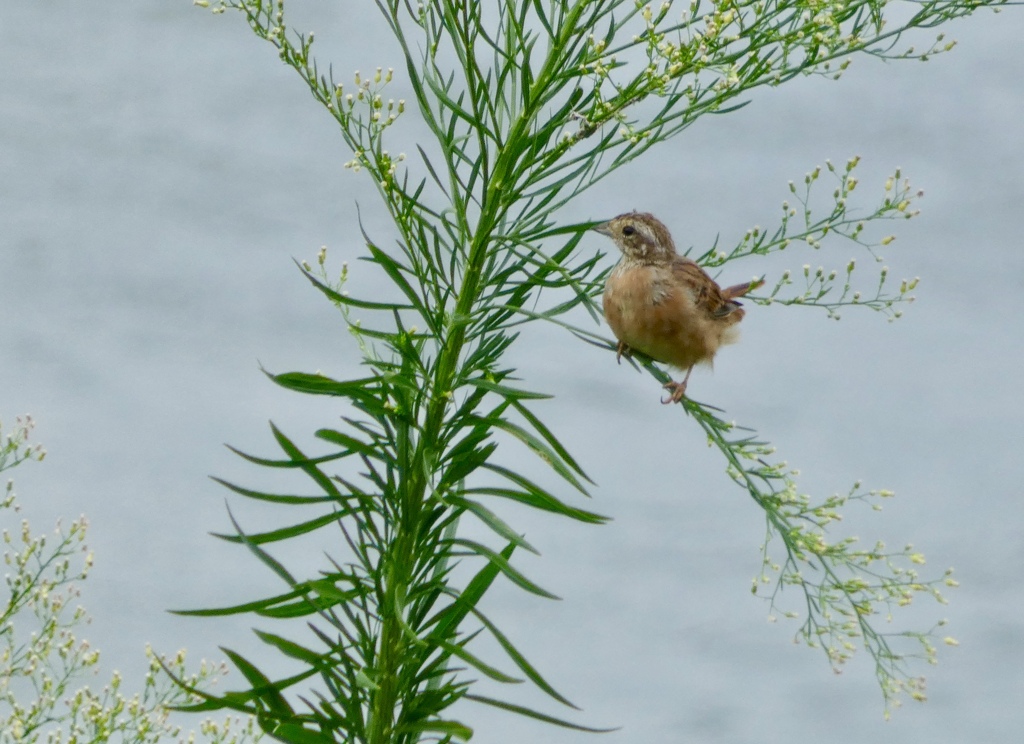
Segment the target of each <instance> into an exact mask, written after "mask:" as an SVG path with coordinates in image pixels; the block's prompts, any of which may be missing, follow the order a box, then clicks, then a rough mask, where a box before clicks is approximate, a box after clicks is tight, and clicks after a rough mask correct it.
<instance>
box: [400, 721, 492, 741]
mask: <svg viewBox="0 0 1024 744" xmlns="http://www.w3.org/2000/svg"><path fill="white" fill-rule="evenodd" d="M395 731H396V733H399V734H406V733H409V734H414V733H425V734H426V733H432V734H444V735H445V736H449V737H454V738H456V739H458V740H460V741H469V740H470V739H471V738H472V737H473V729H471V728H470V727H469V726H466V725H465V724H463V723H460V722H459V721H442V720H441V719H437V718H435V719H432V720H429V721H424V722H422V723H405V724H402V725H401V726H398V727H397V728H396V729H395ZM421 740H422V739H421Z"/></svg>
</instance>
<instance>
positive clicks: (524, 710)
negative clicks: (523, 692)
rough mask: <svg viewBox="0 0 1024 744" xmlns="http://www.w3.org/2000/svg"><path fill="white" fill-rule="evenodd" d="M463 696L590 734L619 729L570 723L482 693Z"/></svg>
mask: <svg viewBox="0 0 1024 744" xmlns="http://www.w3.org/2000/svg"><path fill="white" fill-rule="evenodd" d="M463 697H464V698H466V700H474V701H476V702H478V703H483V704H484V705H490V706H493V707H495V708H501V709H502V710H507V711H509V712H510V713H516V714H518V715H521V716H526V717H527V718H534V719H536V720H538V721H543V722H544V723H553V724H554V725H556V726H561V727H562V728H567V729H573V730H574V731H587V732H590V733H592V734H607V733H610V732H612V731H618V730H619V727H616V728H591V727H589V726H581V725H579V724H578V723H571V722H570V721H565V720H562V719H561V718H555V717H554V716H549V715H546V714H544V713H540V712H538V711H535V710H533V709H532V708H524V707H523V706H521V705H514V704H512V703H506V702H505V701H503V700H495V699H494V698H489V697H483V696H482V695H470V694H468V693H467V694H466V695H464V696H463Z"/></svg>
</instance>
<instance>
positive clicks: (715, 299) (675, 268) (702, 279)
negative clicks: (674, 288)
mask: <svg viewBox="0 0 1024 744" xmlns="http://www.w3.org/2000/svg"><path fill="white" fill-rule="evenodd" d="M672 275H673V276H674V277H675V279H676V281H677V282H679V283H680V284H682V285H683V286H685V287H686V288H687V289H688V290H689V291H690V295H691V296H692V297H693V303H694V304H695V305H696V306H697V307H698V308H699V309H701V310H703V311H704V312H706V313H707V314H708V315H710V316H712V317H714V318H724V317H725V316H726V315H729V314H730V313H732V312H735V311H736V310H737V309H738V308H739V306H740V305H739V303H738V302H733V301H732V298H730V297H727V296H726V295H724V294H723V293H722V289H721V288H720V287H719V286H718V284H716V283H715V280H714V279H712V278H711V277H710V276H708V274H707V272H706V271H704V269H702V268H701V267H700V266H698V265H697V262H696V261H694V260H693V259H690V258H686V257H685V256H676V257H675V258H674V259H673V260H672ZM730 289H734V288H730ZM737 296H738V295H737Z"/></svg>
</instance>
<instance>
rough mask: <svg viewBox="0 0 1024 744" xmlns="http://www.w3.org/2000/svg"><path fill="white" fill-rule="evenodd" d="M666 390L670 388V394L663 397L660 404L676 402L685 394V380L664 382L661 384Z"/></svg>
mask: <svg viewBox="0 0 1024 744" xmlns="http://www.w3.org/2000/svg"><path fill="white" fill-rule="evenodd" d="M663 387H664V388H665V389H666V390H671V391H672V394H671V395H670V396H668V398H663V399H662V401H661V403H662V405H666V406H667V405H668V404H669V403H678V402H679V401H681V400H682V399H683V398H684V397H685V396H686V380H683V381H682V382H666V383H665V384H664V386H663Z"/></svg>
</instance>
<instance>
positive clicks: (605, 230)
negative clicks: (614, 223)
mask: <svg viewBox="0 0 1024 744" xmlns="http://www.w3.org/2000/svg"><path fill="white" fill-rule="evenodd" d="M590 229H591V230H593V231H594V232H596V233H600V234H601V235H604V236H605V237H608V238H610V237H611V236H612V229H611V227H609V225H608V223H607V222H602V223H601V224H600V225H595V226H594V227H592V228H590Z"/></svg>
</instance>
